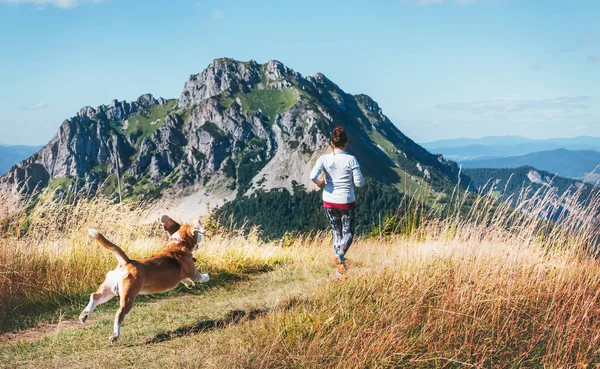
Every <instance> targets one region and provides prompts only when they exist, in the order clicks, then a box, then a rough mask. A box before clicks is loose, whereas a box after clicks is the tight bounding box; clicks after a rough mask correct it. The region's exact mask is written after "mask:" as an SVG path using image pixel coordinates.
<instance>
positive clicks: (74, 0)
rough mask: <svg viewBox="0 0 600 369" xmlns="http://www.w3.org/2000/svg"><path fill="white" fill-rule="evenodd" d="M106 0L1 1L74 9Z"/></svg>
mask: <svg viewBox="0 0 600 369" xmlns="http://www.w3.org/2000/svg"><path fill="white" fill-rule="evenodd" d="M104 1H106V0H0V2H1V3H4V4H9V5H21V4H31V5H35V6H36V7H37V8H39V9H43V8H45V7H47V6H53V7H56V8H60V9H72V8H75V7H77V6H78V5H80V4H83V3H101V2H104Z"/></svg>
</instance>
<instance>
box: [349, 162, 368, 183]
mask: <svg viewBox="0 0 600 369" xmlns="http://www.w3.org/2000/svg"><path fill="white" fill-rule="evenodd" d="M351 168H352V179H353V181H354V185H355V186H356V187H362V186H363V185H364V184H365V179H364V178H363V175H362V172H361V171H360V165H359V164H358V160H356V158H353V159H352V162H351Z"/></svg>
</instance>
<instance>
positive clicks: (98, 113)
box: [0, 58, 467, 207]
mask: <svg viewBox="0 0 600 369" xmlns="http://www.w3.org/2000/svg"><path fill="white" fill-rule="evenodd" d="M336 125H343V126H344V127H345V128H346V130H347V131H348V134H349V136H350V137H351V145H350V150H351V151H352V152H353V153H354V154H355V155H356V156H357V158H358V159H359V162H360V163H361V168H362V169H363V172H364V173H365V175H366V176H369V177H371V178H374V179H376V180H378V181H381V182H385V183H396V184H400V183H401V182H402V183H403V186H404V187H405V188H407V189H412V190H414V189H415V188H421V187H422V188H427V189H428V191H431V192H435V191H444V190H445V189H448V188H451V187H453V186H454V185H455V184H456V183H458V182H459V180H458V179H459V173H460V171H459V168H458V166H457V165H456V163H454V162H451V161H446V160H444V159H443V157H441V156H440V155H433V154H430V153H429V152H428V151H427V150H425V149H424V148H422V147H421V146H419V145H418V144H417V143H415V142H414V141H412V140H411V139H410V138H408V137H406V136H405V135H404V134H403V133H402V132H401V131H400V130H399V129H398V128H397V127H396V126H395V125H394V124H393V123H392V122H391V121H390V120H389V119H388V118H387V117H386V116H385V115H384V114H383V111H382V109H381V108H380V107H379V105H378V104H377V102H375V101H374V100H373V99H371V98H370V97H369V96H368V95H364V94H357V95H350V94H347V93H345V92H344V91H343V90H342V89H341V88H340V87H339V86H338V85H337V84H335V83H334V82H333V81H331V80H329V79H328V78H327V77H326V76H325V75H323V74H322V73H317V74H315V75H314V76H308V77H303V76H302V75H301V74H300V73H297V72H295V71H294V70H292V69H290V68H288V67H286V66H285V65H283V64H282V63H280V62H278V61H276V60H270V61H268V62H266V63H263V64H259V63H257V62H256V61H253V60H251V61H248V62H239V61H235V60H233V59H230V58H220V59H215V60H214V61H213V62H211V63H210V64H209V66H208V67H207V68H205V69H204V70H203V71H202V72H200V73H198V74H193V75H191V76H190V77H189V78H188V80H187V82H186V83H185V85H184V88H183V90H182V93H181V95H180V97H179V99H164V98H155V97H154V96H152V95H151V94H144V95H141V96H140V97H139V98H138V99H137V100H136V101H133V102H127V101H117V100H113V101H112V102H111V103H110V104H108V105H100V106H98V107H96V108H93V107H90V106H86V107H83V108H82V109H80V110H79V111H78V113H77V114H76V115H75V116H74V117H71V118H69V119H67V120H65V121H64V122H63V123H62V124H61V126H60V128H59V130H58V132H57V134H56V135H55V136H54V137H53V138H52V139H51V140H50V142H49V143H48V144H47V145H45V146H44V147H43V148H42V149H41V150H40V151H38V152H37V153H36V154H35V155H33V156H31V157H30V158H28V159H26V160H24V161H22V162H20V163H19V164H18V165H16V166H14V167H13V168H11V170H10V171H9V172H8V173H7V174H6V175H4V176H2V177H1V178H0V186H2V187H4V188H9V189H11V190H13V191H16V190H24V191H26V192H28V193H32V192H34V190H35V189H36V188H37V189H40V188H42V189H43V188H51V189H58V190H60V191H66V190H67V189H69V188H73V187H74V186H79V187H80V188H82V189H85V190H87V191H91V192H94V191H97V190H98V189H101V190H102V191H103V192H104V193H105V194H107V195H109V196H112V197H116V196H117V192H118V190H122V192H123V196H124V197H126V198H127V197H137V198H156V197H161V196H165V195H166V196H179V197H181V196H184V195H194V194H195V196H196V197H195V200H194V202H196V203H198V202H199V203H200V205H198V204H195V206H196V207H199V206H202V205H203V204H204V205H207V204H208V202H211V201H212V204H211V205H215V204H217V205H218V203H219V202H221V203H222V201H225V200H230V199H233V198H235V197H238V196H244V195H249V194H251V193H253V192H256V191H261V190H269V189H272V188H287V189H289V190H293V189H294V188H296V186H297V185H298V184H300V185H302V186H305V185H308V184H309V179H308V172H309V171H310V168H311V166H312V164H313V162H314V160H316V157H318V155H320V154H321V153H323V152H326V151H327V150H329V149H330V146H329V134H330V132H331V131H332V130H333V128H334V127H335V126H336ZM462 182H463V183H465V182H467V178H466V177H465V176H464V175H463V180H462ZM118 183H121V186H119V185H118ZM200 193H203V194H205V195H206V194H208V195H206V196H204V195H202V196H201V195H199V194H200ZM203 196H204V197H206V198H204V200H202V198H203Z"/></svg>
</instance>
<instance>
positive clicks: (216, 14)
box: [211, 9, 223, 19]
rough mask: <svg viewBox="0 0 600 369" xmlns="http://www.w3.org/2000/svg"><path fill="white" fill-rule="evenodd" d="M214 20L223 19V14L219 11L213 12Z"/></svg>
mask: <svg viewBox="0 0 600 369" xmlns="http://www.w3.org/2000/svg"><path fill="white" fill-rule="evenodd" d="M211 18H212V19H221V18H223V12H222V11H221V10H219V9H216V10H213V12H212V14H211Z"/></svg>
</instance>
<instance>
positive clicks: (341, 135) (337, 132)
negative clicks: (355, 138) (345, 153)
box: [331, 126, 348, 148]
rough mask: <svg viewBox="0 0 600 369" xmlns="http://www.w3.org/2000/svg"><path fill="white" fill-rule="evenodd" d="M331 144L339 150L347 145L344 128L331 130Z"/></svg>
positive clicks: (339, 127) (338, 127)
mask: <svg viewBox="0 0 600 369" xmlns="http://www.w3.org/2000/svg"><path fill="white" fill-rule="evenodd" d="M331 143H332V144H333V146H335V147H340V148H341V147H344V146H346V144H348V135H346V130H344V127H342V126H337V127H335V129H334V130H333V135H332V136H331Z"/></svg>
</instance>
